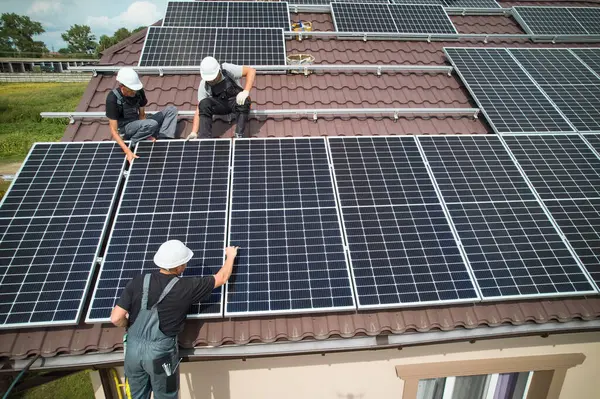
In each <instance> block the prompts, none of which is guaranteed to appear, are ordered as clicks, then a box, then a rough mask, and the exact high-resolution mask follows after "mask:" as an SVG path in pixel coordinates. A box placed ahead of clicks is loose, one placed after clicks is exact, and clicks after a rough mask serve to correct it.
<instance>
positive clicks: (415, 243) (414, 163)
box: [329, 137, 478, 309]
mask: <svg viewBox="0 0 600 399" xmlns="http://www.w3.org/2000/svg"><path fill="white" fill-rule="evenodd" d="M329 146H330V148H331V156H332V160H333V164H334V172H335V178H336V183H337V186H338V193H339V197H340V204H341V207H342V215H343V223H344V229H345V232H346V237H347V240H348V247H349V251H350V259H351V264H352V271H353V279H354V284H355V286H356V293H357V297H358V306H359V308H361V309H366V308H386V307H399V306H409V305H423V304H426V303H429V304H431V303H447V302H463V301H471V302H472V301H475V300H477V299H478V295H477V292H476V290H475V288H474V283H473V281H472V279H471V277H470V274H469V272H468V270H467V267H466V266H465V263H464V260H463V258H462V256H461V253H460V250H459V249H458V246H457V243H456V240H455V239H454V236H453V234H452V230H451V228H450V226H449V224H448V221H447V219H446V216H445V214H444V211H443V209H442V206H441V205H440V203H439V199H438V198H437V196H436V193H435V189H434V187H433V184H432V182H431V180H430V178H429V175H428V173H427V169H426V167H425V163H424V162H423V159H422V158H421V156H420V152H419V149H418V147H417V144H416V142H415V139H414V138H413V137H352V138H350V137H348V138H332V137H330V138H329Z"/></svg>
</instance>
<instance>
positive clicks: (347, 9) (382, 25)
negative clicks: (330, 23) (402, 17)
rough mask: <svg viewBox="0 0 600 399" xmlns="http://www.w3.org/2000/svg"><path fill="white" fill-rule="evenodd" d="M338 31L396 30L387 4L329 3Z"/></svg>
mask: <svg viewBox="0 0 600 399" xmlns="http://www.w3.org/2000/svg"><path fill="white" fill-rule="evenodd" d="M331 10H332V14H333V20H334V24H335V27H336V28H335V30H336V31H338V32H398V29H397V28H396V24H395V23H394V20H393V19H392V17H391V15H390V10H389V8H388V5H387V4H344V3H331Z"/></svg>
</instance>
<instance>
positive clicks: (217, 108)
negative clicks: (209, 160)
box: [188, 57, 256, 139]
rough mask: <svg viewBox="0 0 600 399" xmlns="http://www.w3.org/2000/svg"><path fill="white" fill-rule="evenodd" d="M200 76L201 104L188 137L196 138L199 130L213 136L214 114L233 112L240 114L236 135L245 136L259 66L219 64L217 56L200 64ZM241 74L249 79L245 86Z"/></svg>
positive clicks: (207, 58) (208, 58) (205, 135)
mask: <svg viewBox="0 0 600 399" xmlns="http://www.w3.org/2000/svg"><path fill="white" fill-rule="evenodd" d="M200 76H201V77H202V80H201V81H200V86H199V87H198V106H197V107H196V113H195V114H194V122H193V124H192V132H191V133H190V134H189V136H188V139H195V138H197V137H198V131H199V132H200V137H203V138H205V137H212V123H213V115H229V114H231V113H233V114H235V115H236V117H237V126H236V127H235V137H237V138H239V137H244V136H245V134H246V125H247V124H248V117H249V115H250V103H251V100H250V97H249V95H250V90H252V86H253V85H254V78H255V77H256V69H254V68H251V67H248V66H241V65H234V64H228V63H223V65H220V64H219V62H218V61H217V60H216V59H215V58H214V57H205V58H204V59H203V60H202V62H201V63H200ZM242 77H245V78H246V84H245V85H244V88H242V82H241V79H242ZM198 129H200V130H198Z"/></svg>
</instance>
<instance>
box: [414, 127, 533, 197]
mask: <svg viewBox="0 0 600 399" xmlns="http://www.w3.org/2000/svg"><path fill="white" fill-rule="evenodd" d="M419 141H420V143H421V145H422V147H423V151H424V152H425V155H426V156H427V160H428V162H429V166H430V167H431V169H432V171H433V174H434V176H435V180H436V182H437V185H438V187H439V188H440V190H441V192H442V195H443V197H444V199H445V201H446V202H487V201H514V200H520V201H526V200H535V196H534V195H533V193H532V192H531V189H530V188H529V186H528V185H527V182H526V181H525V179H524V178H523V176H521V173H520V172H519V170H518V168H517V166H516V165H515V164H514V162H513V161H512V159H511V157H510V154H509V153H508V151H506V149H505V148H504V147H503V145H502V143H501V142H500V139H499V138H498V137H497V136H491V135H490V136H421V137H419Z"/></svg>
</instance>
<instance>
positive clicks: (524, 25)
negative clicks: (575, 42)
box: [511, 6, 597, 42]
mask: <svg viewBox="0 0 600 399" xmlns="http://www.w3.org/2000/svg"><path fill="white" fill-rule="evenodd" d="M531 7H539V8H562V9H569V8H590V9H597V8H594V7H564V6H562V7H561V6H514V7H513V8H512V14H511V15H512V17H513V18H514V19H515V20H516V21H517V22H518V23H519V25H521V27H522V28H523V30H524V31H525V32H526V33H527V34H529V35H537V33H534V32H533V29H531V27H530V26H529V25H528V24H527V22H525V20H524V19H523V17H522V16H521V14H520V13H519V9H520V8H531ZM569 14H571V16H573V18H575V19H576V20H577V17H576V16H575V15H573V14H572V13H571V12H569ZM577 23H578V24H579V26H581V28H582V29H583V30H586V29H585V26H583V25H582V24H581V23H580V22H579V21H578V20H577ZM586 32H587V30H586ZM588 35H590V36H594V35H593V34H589V33H588ZM555 36H572V35H565V34H560V35H559V34H557V35H555ZM575 36H577V35H575ZM533 41H534V42H540V41H546V40H533Z"/></svg>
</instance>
